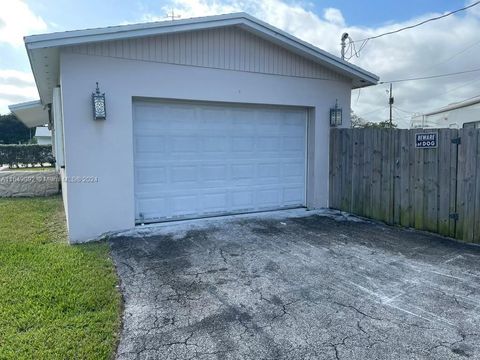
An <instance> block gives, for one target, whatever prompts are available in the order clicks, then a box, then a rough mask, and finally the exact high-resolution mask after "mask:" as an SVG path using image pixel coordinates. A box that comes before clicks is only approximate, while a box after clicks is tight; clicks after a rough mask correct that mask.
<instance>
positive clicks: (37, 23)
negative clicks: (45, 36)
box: [0, 0, 47, 47]
mask: <svg viewBox="0 0 480 360" xmlns="http://www.w3.org/2000/svg"><path fill="white" fill-rule="evenodd" d="M46 29H47V24H46V23H45V21H43V19H42V18H41V17H40V16H37V15H35V14H34V13H33V12H32V10H31V9H30V8H29V7H28V5H27V4H26V3H25V2H23V1H20V0H2V10H1V11H0V43H2V42H3V43H7V44H10V45H12V46H15V47H18V46H22V45H23V36H25V35H27V34H31V33H35V32H41V31H45V30H46Z"/></svg>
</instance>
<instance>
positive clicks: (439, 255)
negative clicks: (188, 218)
mask: <svg viewBox="0 0 480 360" xmlns="http://www.w3.org/2000/svg"><path fill="white" fill-rule="evenodd" d="M171 229H175V227H172V228H171ZM110 246H111V249H112V255H113V258H114V261H115V264H116V266H117V271H118V274H119V277H120V280H121V289H122V293H123V295H124V301H125V309H124V318H123V329H122V334H121V339H120V344H119V348H118V351H117V358H118V359H122V360H126V359H382V360H384V359H467V358H472V359H480V312H479V305H480V247H474V246H469V245H464V244H460V243H457V242H454V241H450V240H447V239H444V238H441V237H437V236H435V235H431V234H426V233H421V232H415V231H411V230H404V229H399V228H393V227H387V226H383V225H379V224H375V223H370V222H353V221H339V220H338V219H337V220H336V219H332V218H329V217H324V216H318V215H314V216H306V217H298V218H285V219H269V218H263V219H262V217H260V216H259V217H258V218H249V219H241V218H240V219H231V220H225V221H217V222H212V223H211V224H210V225H208V226H203V227H198V228H195V226H193V227H191V228H188V229H184V228H182V227H179V229H178V230H171V231H166V232H165V233H163V234H160V235H155V236H149V237H129V236H123V237H116V238H113V239H111V240H110Z"/></svg>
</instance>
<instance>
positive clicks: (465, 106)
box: [410, 96, 480, 129]
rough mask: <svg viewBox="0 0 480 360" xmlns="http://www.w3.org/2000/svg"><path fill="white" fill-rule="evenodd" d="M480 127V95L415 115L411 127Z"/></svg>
mask: <svg viewBox="0 0 480 360" xmlns="http://www.w3.org/2000/svg"><path fill="white" fill-rule="evenodd" d="M466 127H475V128H480V96H477V97H475V98H472V99H469V100H467V101H462V102H458V103H453V104H450V105H448V106H445V107H442V108H440V109H437V110H434V111H430V112H428V113H425V114H420V115H414V116H413V117H412V121H411V123H410V128H412V129H414V128H454V129H460V128H466Z"/></svg>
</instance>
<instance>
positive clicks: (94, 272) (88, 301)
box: [0, 197, 121, 360]
mask: <svg viewBox="0 0 480 360" xmlns="http://www.w3.org/2000/svg"><path fill="white" fill-rule="evenodd" d="M116 286H117V277H116V274H115V269H114V265H113V262H112V260H111V258H110V256H109V248H108V244H106V243H105V242H101V243H92V244H86V245H75V246H72V245H68V244H67V240H66V230H65V216H64V212H63V206H62V201H61V198H60V197H49V198H33V199H0V359H42V360H43V359H110V358H111V357H112V354H113V353H114V350H115V346H116V341H117V334H118V329H119V326H120V317H121V310H120V309H121V296H120V294H119V291H118V289H117V287H116Z"/></svg>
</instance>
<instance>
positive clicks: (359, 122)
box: [350, 110, 398, 129]
mask: <svg viewBox="0 0 480 360" xmlns="http://www.w3.org/2000/svg"><path fill="white" fill-rule="evenodd" d="M350 118H351V121H352V125H351V126H352V128H377V129H395V128H396V127H397V126H398V125H397V124H395V123H392V124H391V125H390V120H384V121H380V122H371V121H366V120H364V119H362V118H361V117H360V116H358V115H357V114H355V113H354V112H353V110H352V111H351V113H350Z"/></svg>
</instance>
